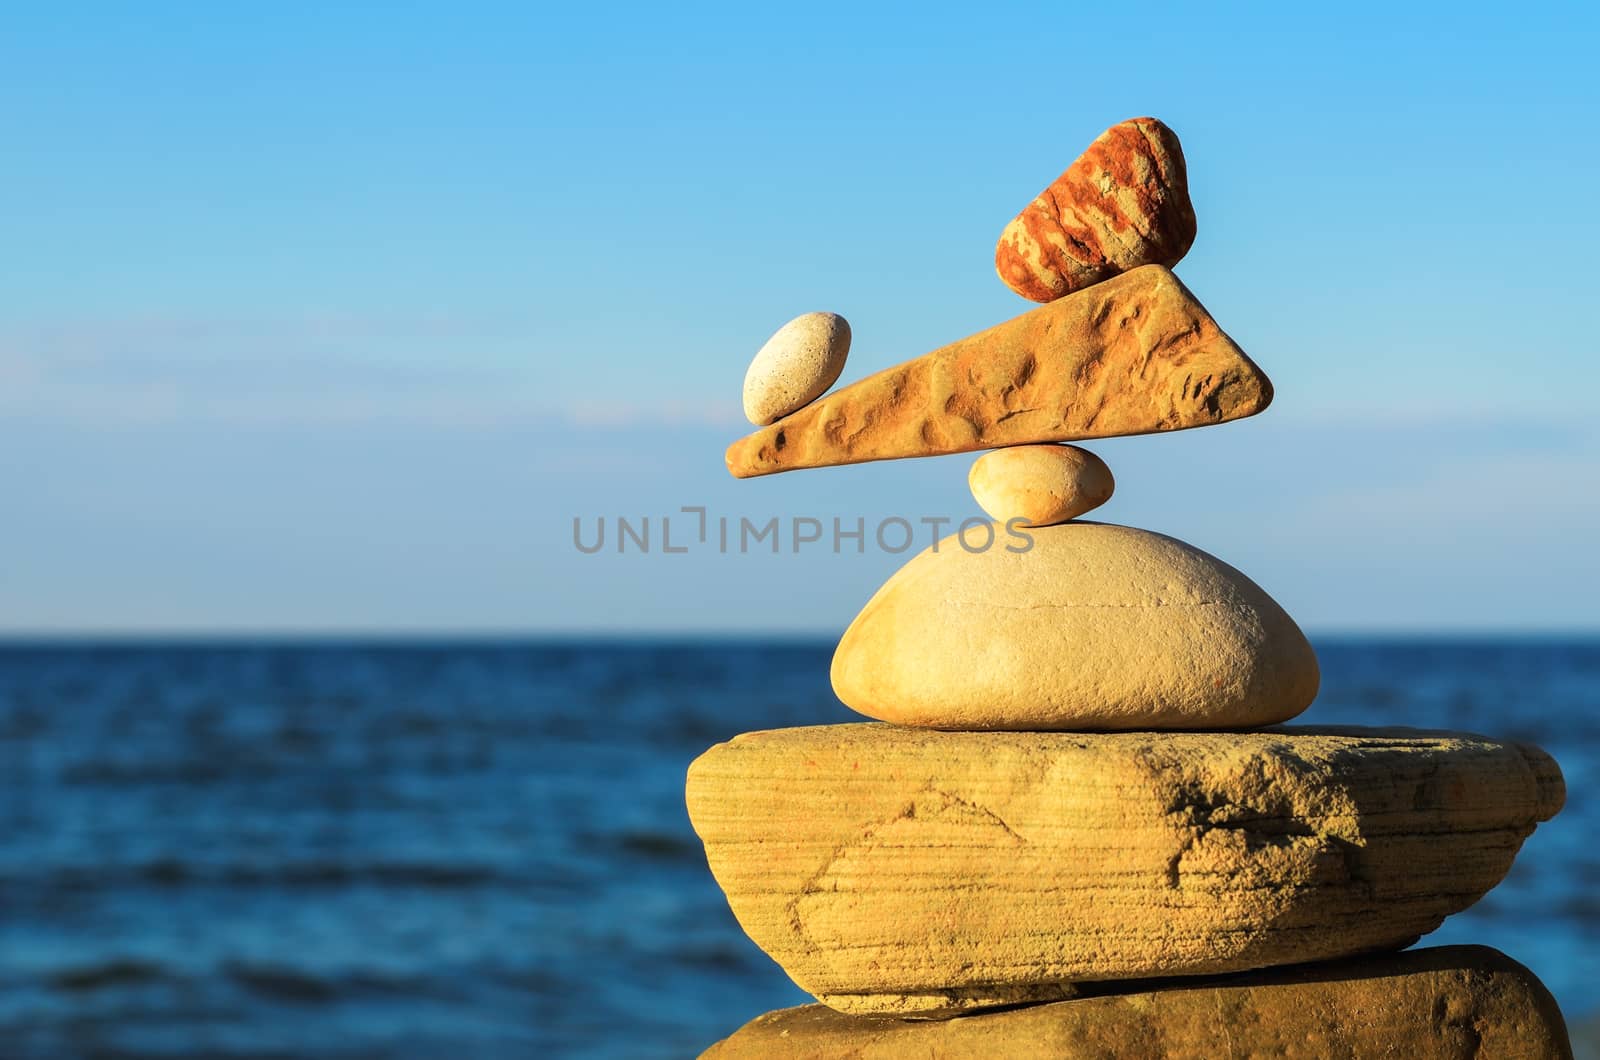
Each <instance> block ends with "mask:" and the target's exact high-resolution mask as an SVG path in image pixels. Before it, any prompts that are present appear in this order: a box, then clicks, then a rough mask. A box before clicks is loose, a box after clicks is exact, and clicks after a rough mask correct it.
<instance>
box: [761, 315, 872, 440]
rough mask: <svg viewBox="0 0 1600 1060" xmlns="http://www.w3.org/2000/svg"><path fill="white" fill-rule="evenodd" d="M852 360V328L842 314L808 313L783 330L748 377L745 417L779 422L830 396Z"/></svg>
mask: <svg viewBox="0 0 1600 1060" xmlns="http://www.w3.org/2000/svg"><path fill="white" fill-rule="evenodd" d="M849 355H850V325H849V323H847V322H846V321H845V319H844V317H842V316H840V315H839V314H838V313H806V314H803V315H801V316H797V317H795V318H794V319H793V320H791V321H789V322H788V323H787V324H785V325H784V326H783V327H781V328H779V329H778V330H777V331H776V332H775V333H774V334H773V336H772V338H770V339H768V340H767V341H766V344H765V345H764V346H762V347H761V349H760V350H758V351H756V355H755V358H754V359H753V360H752V361H751V362H750V368H749V370H748V371H746V372H745V374H744V415H745V419H747V420H749V421H750V422H751V423H754V424H758V425H760V424H767V423H771V422H772V421H773V420H776V419H781V418H782V417H784V416H787V415H788V414H789V413H791V412H793V411H794V410H795V409H798V408H801V407H803V406H805V405H808V404H810V403H811V402H812V401H814V400H816V399H817V398H818V397H820V396H821V395H823V394H824V393H826V392H827V390H828V388H829V387H830V386H832V385H833V383H834V380H836V379H838V378H839V373H840V372H842V371H844V362H845V358H846V357H848V356H849Z"/></svg>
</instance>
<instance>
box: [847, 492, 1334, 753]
mask: <svg viewBox="0 0 1600 1060" xmlns="http://www.w3.org/2000/svg"><path fill="white" fill-rule="evenodd" d="M1018 534H1019V535H1020V537H1018V536H1015V535H1013V536H1007V535H1005V532H1004V530H1003V529H1000V528H997V532H996V534H995V541H996V543H995V544H994V545H993V546H992V547H990V548H988V549H986V550H984V551H979V552H972V551H969V550H970V549H971V548H973V547H974V546H975V545H978V546H981V545H982V544H983V542H984V539H983V538H982V537H981V536H980V537H973V536H971V535H967V536H963V535H962V534H952V535H951V536H950V537H948V538H946V539H945V540H943V541H940V542H939V543H938V544H937V545H934V546H933V547H931V548H929V549H927V550H926V551H924V552H923V553H922V554H921V555H919V556H917V557H916V558H915V559H913V560H912V561H911V562H910V563H907V564H906V565H905V566H904V567H901V568H900V570H899V571H897V572H896V573H895V575H894V576H893V577H892V578H890V579H889V580H888V581H887V582H885V583H884V585H883V587H882V588H880V589H879V590H878V592H877V594H876V595H875V596H873V598H872V599H871V600H869V601H868V602H867V605H866V606H865V607H863V608H862V609H861V614H860V615H858V616H856V620H855V621H854V622H852V623H851V624H850V628H849V629H847V630H845V634H844V637H843V639H841V640H840V642H839V647H838V650H837V651H836V652H835V653H834V656H833V674H832V676H833V691H834V694H835V695H837V696H838V697H839V699H840V700H841V701H842V702H843V703H844V705H845V706H847V707H849V708H850V709H851V710H854V711H856V712H858V713H861V714H865V715H867V716H868V717H869V718H875V719H877V720H878V721H887V722H890V723H892V724H895V725H918V726H925V727H928V728H935V729H1014V730H1042V729H1052V730H1066V731H1076V732H1084V731H1091V730H1095V731H1117V730H1124V731H1126V730H1138V729H1145V730H1162V729H1242V728H1249V727H1252V726H1258V725H1275V724H1277V723H1278V722H1281V721H1287V720H1289V719H1290V718H1292V717H1294V716H1295V715H1296V714H1299V713H1300V712H1301V711H1302V710H1305V709H1306V707H1308V706H1310V705H1311V700H1312V699H1313V698H1315V696H1316V694H1317V684H1318V671H1317V656H1316V653H1315V652H1313V651H1312V650H1311V645H1310V644H1309V643H1307V642H1306V638H1305V636H1304V635H1303V634H1302V633H1301V632H1300V628H1299V627H1298V626H1296V625H1295V624H1294V620H1293V619H1291V618H1290V617H1289V616H1288V615H1287V614H1285V613H1284V610H1283V608H1281V607H1279V606H1278V604H1277V603H1276V602H1274V601H1273V599H1272V598H1271V597H1270V596H1268V595H1267V594H1266V593H1265V592H1263V591H1262V589H1261V588H1260V587H1259V586H1257V585H1256V584H1255V583H1254V582H1252V581H1251V580H1250V579H1249V578H1246V577H1245V576H1244V575H1243V574H1241V573H1239V572H1238V571H1237V570H1234V569H1233V568H1232V567H1230V566H1228V565H1227V564H1226V563H1223V562H1221V561H1220V560H1218V559H1216V558H1215V557H1212V556H1209V555H1207V554H1206V553H1204V552H1201V551H1200V550H1199V549H1197V548H1195V547H1193V546H1192V545H1186V544H1184V543H1183V542H1182V541H1177V540H1175V539H1173V538H1170V537H1164V536H1162V535H1161V534H1153V533H1150V532H1149V531H1148V530H1134V529H1131V528H1129V527H1123V526H1112V525H1109V524H1105V523H1084V522H1073V523H1066V524H1064V525H1061V526H1046V527H1041V528H1040V529H1037V530H1026V531H1018ZM999 542H1005V543H1004V544H1003V545H1002V544H1000V543H999Z"/></svg>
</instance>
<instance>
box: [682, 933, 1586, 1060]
mask: <svg viewBox="0 0 1600 1060" xmlns="http://www.w3.org/2000/svg"><path fill="white" fill-rule="evenodd" d="M1129 987H1130V989H1133V990H1135V991H1136V992H1132V993H1118V994H1111V995H1106V996H1100V997H1087V998H1081V999H1079V1000H1075V1001H1067V1002H1062V1003H1060V1004H1054V1005H1036V1006H1032V1007H1029V1008H1022V1009H1012V1010H1010V1011H1006V1012H995V1013H988V1014H984V1015H977V1016H969V1017H967V1018H965V1019H956V1020H942V1021H937V1022H930V1021H926V1020H916V1021H912V1020H899V1019H886V1018H873V1017H865V1016H843V1015H840V1014H839V1013H837V1012H835V1011H833V1010H832V1009H830V1008H827V1007H826V1006H823V1005H807V1006H805V1007H804V1008H790V1009H780V1010H778V1011H777V1012H769V1013H767V1014H766V1015H765V1016H760V1017H758V1018H756V1019H755V1020H752V1021H751V1022H750V1023H747V1024H745V1026H744V1027H742V1028H740V1029H739V1031H738V1032H737V1033H736V1034H734V1035H733V1036H732V1037H730V1038H728V1039H726V1040H725V1041H722V1042H719V1043H718V1044H716V1045H714V1046H712V1047H711V1048H710V1049H708V1050H707V1051H706V1052H705V1053H703V1054H702V1056H704V1057H708V1058H715V1060H737V1058H741V1057H762V1058H766V1057H773V1058H784V1057H855V1058H858V1060H876V1058H883V1060H889V1058H896V1060H898V1058H899V1057H904V1056H918V1057H943V1058H948V1060H958V1058H970V1060H992V1058H994V1057H1008V1056H1016V1057H1023V1056H1026V1057H1040V1058H1045V1057H1050V1058H1056V1060H1089V1058H1094V1060H1103V1058H1106V1057H1120V1058H1122V1060H1213V1058H1215V1057H1229V1056H1278V1057H1290V1058H1303V1060H1333V1058H1347V1060H1366V1058H1369V1057H1395V1058H1396V1060H1400V1058H1406V1060H1479V1058H1484V1060H1487V1058H1499V1057H1522V1058H1525V1060H1565V1058H1568V1057H1571V1055H1572V1051H1571V1049H1570V1047H1569V1046H1568V1043H1567V1033H1566V1028H1565V1026H1564V1024H1563V1021H1562V1018H1561V1010H1560V1009H1559V1008H1557V1007H1556V1003H1555V999H1554V998H1552V997H1551V996H1550V992H1549V991H1548V990H1546V989H1545V987H1544V984H1543V983H1541V982H1539V980H1538V979H1536V978H1535V977H1534V975H1533V973H1532V972H1530V971H1528V970H1527V969H1526V968H1524V967H1523V966H1522V965H1520V964H1518V963H1517V962H1516V961H1513V960H1512V959H1511V958H1509V957H1507V956H1505V955H1504V954H1502V953H1500V952H1498V951H1496V950H1492V949H1488V948H1487V947H1484V946H1444V947H1440V948H1438V949H1427V950H1416V951H1413V952H1409V953H1396V954H1390V955H1386V956H1383V957H1372V958H1364V959H1357V960H1351V961H1339V962H1336V963H1333V964H1323V965H1314V966H1311V967H1296V968H1284V969H1276V970H1273V971H1270V972H1255V973H1250V974H1247V975H1238V976H1228V977H1225V978H1219V979H1214V980H1201V981H1197V982H1184V983H1174V984H1170V985H1169V986H1168V988H1167V989H1164V990H1158V991H1157V990H1144V991H1138V989H1137V987H1136V986H1133V985H1132V984H1129Z"/></svg>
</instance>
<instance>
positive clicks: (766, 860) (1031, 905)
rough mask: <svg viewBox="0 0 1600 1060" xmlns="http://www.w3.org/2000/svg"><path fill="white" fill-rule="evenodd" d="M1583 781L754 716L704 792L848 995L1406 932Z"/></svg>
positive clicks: (701, 814) (1306, 952) (1072, 737)
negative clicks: (782, 723)
mask: <svg viewBox="0 0 1600 1060" xmlns="http://www.w3.org/2000/svg"><path fill="white" fill-rule="evenodd" d="M1564 797H1565V789H1564V786H1563V783H1562V779H1561V773H1560V771H1559V770H1558V769H1557V767H1556V764H1555V762H1554V761H1553V760H1551V758H1550V757H1549V756H1548V755H1546V754H1545V753H1544V752H1542V751H1540V750H1538V749H1537V748H1534V747H1530V746H1527V745H1520V744H1509V743H1497V742H1495V741H1492V740H1487V739H1484V738H1482V737H1477V736H1470V735H1465V734H1458V733H1421V732H1416V731H1413V730H1380V729H1342V730H1341V729H1310V728H1299V727H1293V728H1290V727H1285V728H1283V729H1279V730H1271V731H1265V732H1252V733H1148V732H1146V733H1100V734H1089V733H1032V732H983V733H972V732H938V731H934V730H928V729H907V728H900V727H897V726H892V725H882V724H870V723H869V724H858V725H826V726H815V727H807V728H796V729H779V730H773V731H769V732H756V733H747V734H745V735H743V736H739V737H735V738H734V739H733V740H731V741H729V742H727V743H723V744H718V745H717V746H715V747H713V748H711V749H710V750H709V751H707V752H706V753H705V754H703V755H701V756H700V757H699V758H698V759H696V760H695V762H694V763H693V764H692V765H691V766H690V767H689V778H688V791H687V801H688V807H689V817H690V819H691V820H692V822H693V824H694V828H695V831H696V832H697V833H698V834H699V836H700V838H701V840H702V841H704V843H705V848H706V856H707V860H708V861H709V863H710V866H711V871H712V873H713V874H714V875H715V876H716V879H717V882H718V884H720V885H721V887H722V890H723V892H724V893H725V894H726V895H727V898H728V903H729V905H730V906H731V907H732V909H733V912H734V915H735V916H736V917H737V918H738V920H739V923H740V925H741V926H742V927H743V928H744V930H745V931H746V932H747V933H748V934H749V936H750V937H751V939H753V940H754V941H755V942H756V944H757V945H759V946H760V947H761V948H762V949H763V950H765V951H766V952H767V953H768V954H769V955H770V956H771V957H772V958H773V959H774V960H776V961H777V962H778V963H779V964H780V965H782V966H783V968H784V970H785V971H786V972H788V973H789V975H790V976H791V977H792V978H793V979H794V981H795V982H796V983H798V984H799V985H800V986H801V987H802V988H803V989H805V990H807V991H809V992H811V993H812V994H813V995H815V996H816V997H817V999H818V1000H819V1001H822V1002H823V1003H825V1004H827V1005H830V1006H832V1007H834V1008H836V1009H839V1010H840V1011H846V1012H853V1013H882V1014H891V1015H899V1016H905V1015H943V1014H951V1013H957V1012H961V1011H969V1010H972V1009H976V1008H984V1007H992V1006H995V1005H1002V1004H1012V1003H1016V1002H1020V1001H1039V1000H1047V999H1052V1000H1053V999H1056V998H1061V997H1064V996H1071V994H1072V991H1073V987H1072V985H1071V984H1074V983H1081V982H1085V981H1094V980H1120V979H1140V978H1152V977H1157V976H1169V975H1200V974H1210V973H1217V972H1231V971H1244V970H1249V969H1255V968H1263V967H1270V966H1273V965H1279V964H1290V963H1296V962H1301V961H1315V960H1326V959H1329V958H1334V957H1342V956H1349V955H1353V954H1357V953H1361V952H1364V951H1370V950H1378V949H1385V948H1393V947H1399V946H1402V945H1404V944H1406V943H1408V942H1410V941H1411V940H1412V939H1414V938H1416V937H1417V936H1419V935H1422V934H1425V933H1427V932H1429V931H1432V930H1433V929H1434V928H1436V927H1438V926H1439V924H1440V922H1441V921H1442V920H1443V918H1444V917H1446V916H1447V915H1449V914H1451V913H1454V912H1458V911H1459V910H1462V909H1465V908H1466V907H1467V906H1469V905H1471V904H1472V903H1473V902H1475V901H1477V899H1478V898H1479V897H1481V896H1482V894H1483V893H1484V892H1485V891H1487V890H1488V889H1489V888H1491V887H1493V886H1494V885H1495V884H1496V883H1498V882H1499V881H1500V880H1501V878H1502V877H1504V875H1505V873H1506V871H1507V870H1508V869H1509V868H1510V866H1511V862H1512V859H1513V858H1514V857H1515V855H1516V852H1517V850H1518V848H1519V847H1520V846H1521V844H1522V840H1523V839H1524V838H1526V837H1527V835H1528V834H1529V833H1530V832H1532V831H1533V827H1534V825H1535V823H1536V822H1538V821H1542V820H1546V819H1548V818H1549V817H1551V816H1552V815H1553V814H1555V812H1556V811H1557V810H1558V809H1560V807H1561V804H1562V801H1563V799H1564Z"/></svg>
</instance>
